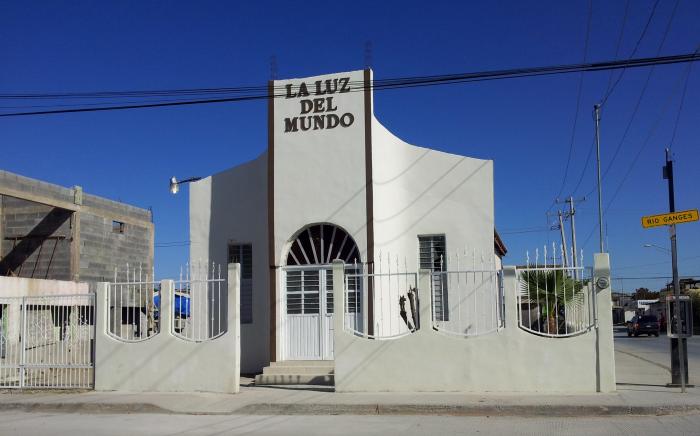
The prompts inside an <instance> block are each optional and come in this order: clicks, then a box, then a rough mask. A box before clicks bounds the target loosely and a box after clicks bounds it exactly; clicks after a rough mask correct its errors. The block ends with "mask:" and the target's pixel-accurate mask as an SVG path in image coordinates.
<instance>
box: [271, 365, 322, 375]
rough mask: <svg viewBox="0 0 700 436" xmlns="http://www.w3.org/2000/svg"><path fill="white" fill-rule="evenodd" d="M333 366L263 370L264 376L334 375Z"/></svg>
mask: <svg viewBox="0 0 700 436" xmlns="http://www.w3.org/2000/svg"><path fill="white" fill-rule="evenodd" d="M334 370H335V367H333V366H299V365H294V366H281V365H276V366H267V367H265V368H263V374H294V375H302V374H333V371H334Z"/></svg>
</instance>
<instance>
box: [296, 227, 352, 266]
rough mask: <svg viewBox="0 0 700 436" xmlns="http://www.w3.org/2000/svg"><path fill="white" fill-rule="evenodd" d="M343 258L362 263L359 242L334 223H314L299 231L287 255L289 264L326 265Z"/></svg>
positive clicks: (349, 261) (350, 261)
mask: <svg viewBox="0 0 700 436" xmlns="http://www.w3.org/2000/svg"><path fill="white" fill-rule="evenodd" d="M335 259H341V260H343V261H345V263H354V262H357V263H360V251H359V250H358V249H357V244H355V241H354V240H353V239H352V236H350V235H349V234H348V233H347V232H346V231H345V230H343V229H341V228H340V227H336V226H334V225H332V224H314V225H312V226H309V227H307V228H305V229H304V230H302V231H301V232H299V234H298V235H297V237H296V239H295V240H294V242H292V246H291V247H290V248H289V254H288V255H287V266H294V265H324V264H329V263H331V262H333V261H334V260H335Z"/></svg>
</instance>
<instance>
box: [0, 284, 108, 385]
mask: <svg viewBox="0 0 700 436" xmlns="http://www.w3.org/2000/svg"><path fill="white" fill-rule="evenodd" d="M94 308H95V296H94V294H76V295H50V296H38V297H7V298H0V388H19V389H21V388H35V389H39V388H59V389H69V388H92V387H93V380H94V359H93V356H94V341H95V309H94Z"/></svg>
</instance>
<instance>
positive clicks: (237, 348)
mask: <svg viewBox="0 0 700 436" xmlns="http://www.w3.org/2000/svg"><path fill="white" fill-rule="evenodd" d="M227 278H228V280H227V283H228V295H227V298H226V300H227V302H228V306H227V307H226V320H227V323H228V325H227V332H226V335H230V336H231V337H230V339H231V340H232V341H233V342H234V353H235V357H234V359H233V390H232V392H234V393H238V392H239V391H240V386H241V322H240V321H241V305H240V292H241V264H239V263H229V264H228V277H227Z"/></svg>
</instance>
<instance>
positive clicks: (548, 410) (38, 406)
mask: <svg viewBox="0 0 700 436" xmlns="http://www.w3.org/2000/svg"><path fill="white" fill-rule="evenodd" d="M10 411H19V412H25V413H84V414H166V415H315V416H318V415H383V416H392V415H393V416H402V415H403V416H406V415H424V416H502V417H506V416H510V417H523V418H527V417H533V418H536V417H557V418H559V417H562V418H563V417H607V416H664V415H689V414H698V413H700V404H698V405H677V406H668V405H655V406H624V405H619V406H618V405H613V406H576V405H506V406H496V405H494V406H490V405H489V406H485V405H425V404H295V403H285V404H279V403H275V404H272V403H259V404H248V405H246V406H243V407H241V408H239V409H235V410H232V411H224V412H207V411H175V410H170V409H166V408H163V407H160V406H157V405H155V404H150V403H36V402H35V403H28V402H16V403H0V412H10Z"/></svg>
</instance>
